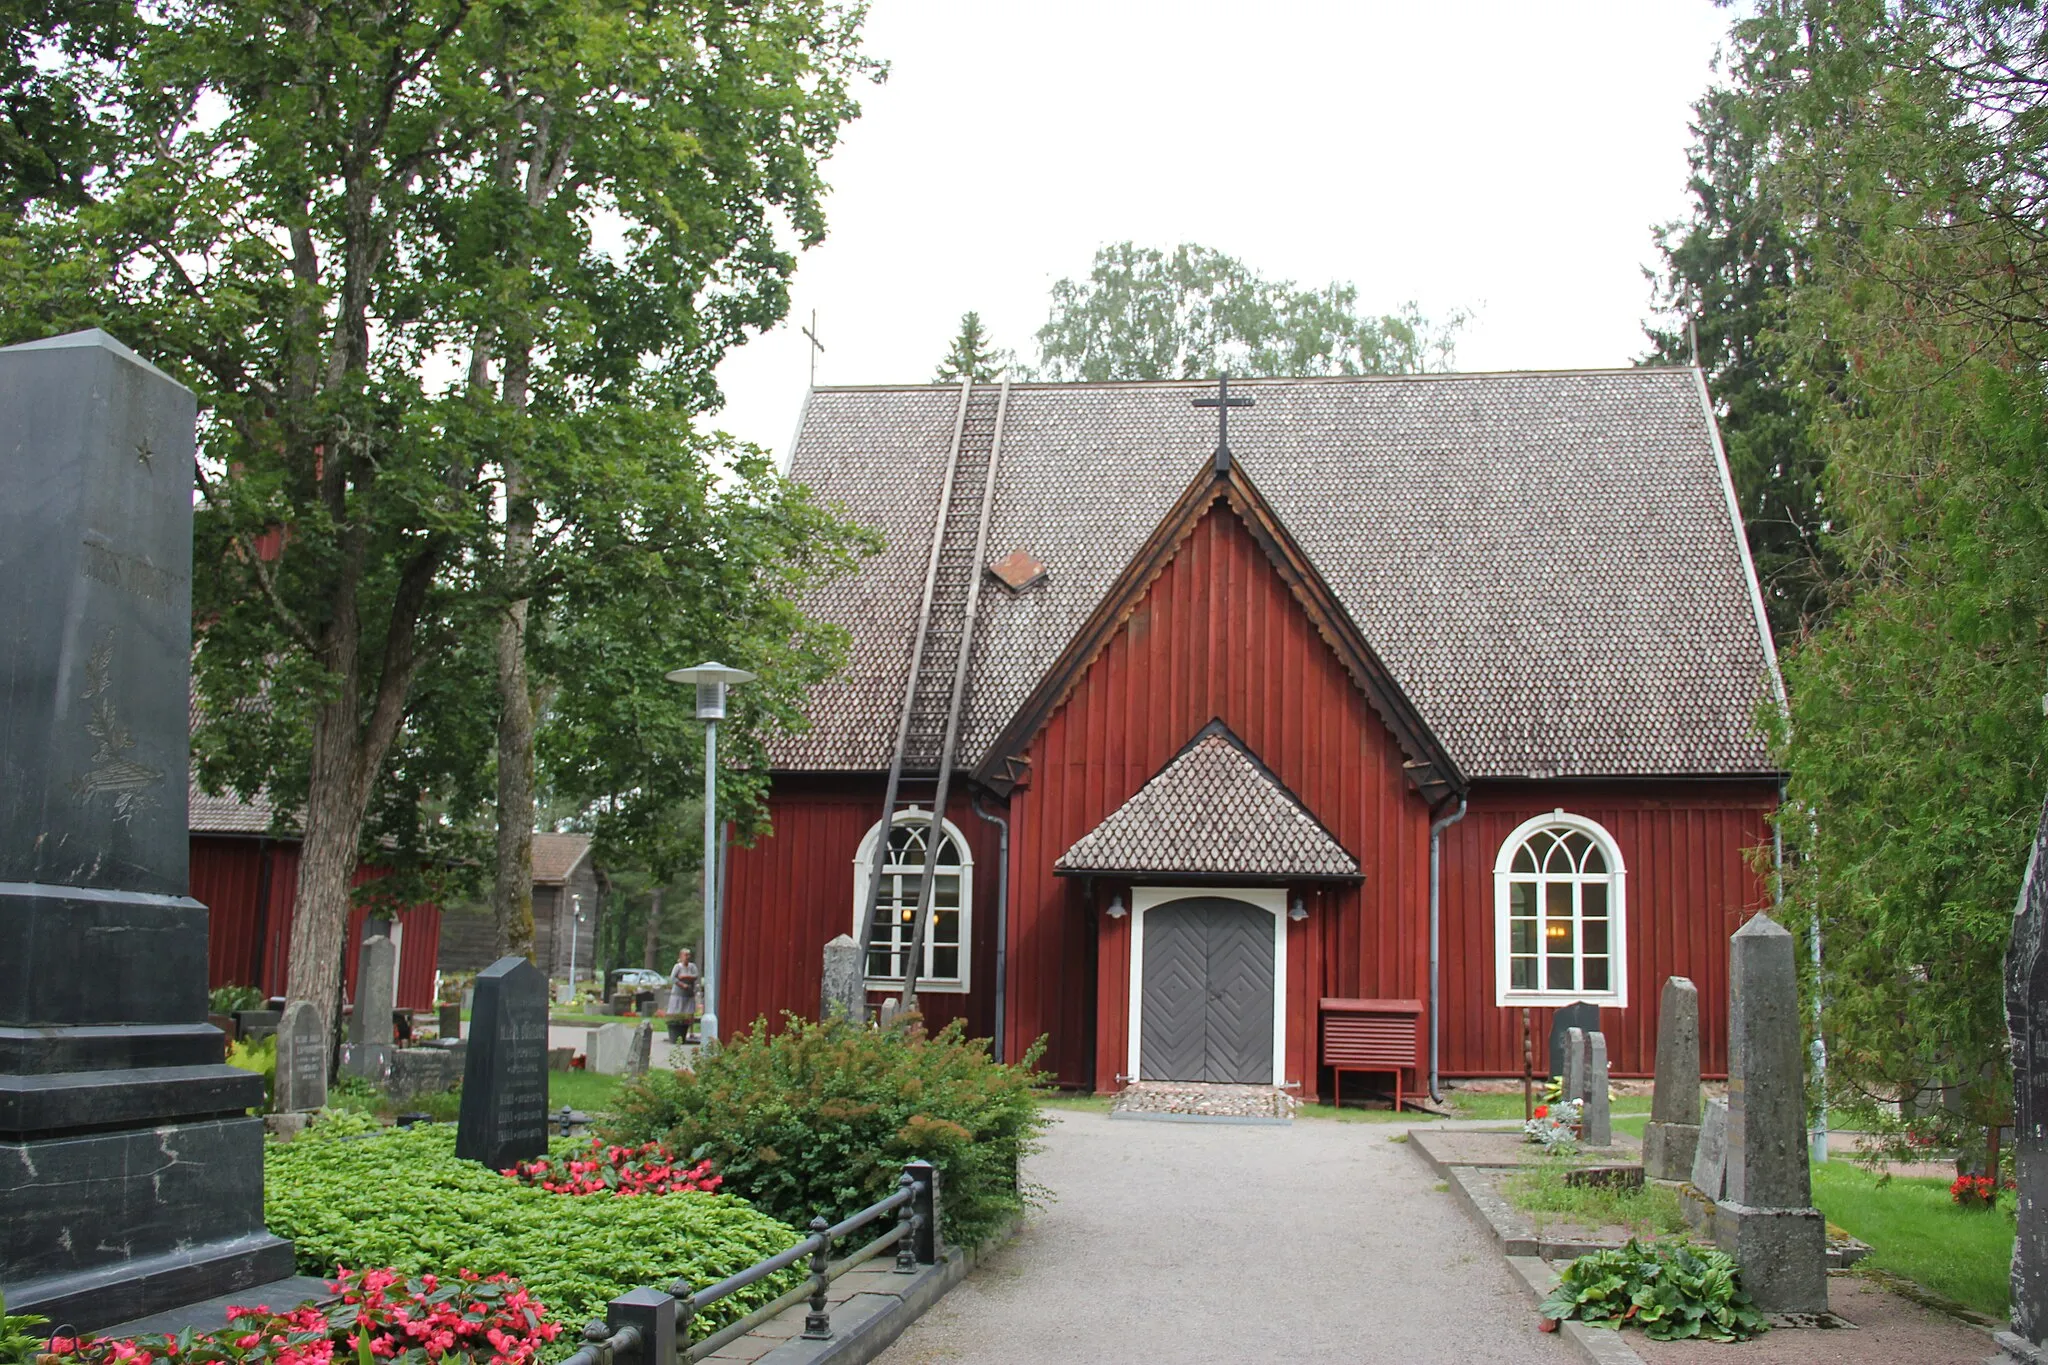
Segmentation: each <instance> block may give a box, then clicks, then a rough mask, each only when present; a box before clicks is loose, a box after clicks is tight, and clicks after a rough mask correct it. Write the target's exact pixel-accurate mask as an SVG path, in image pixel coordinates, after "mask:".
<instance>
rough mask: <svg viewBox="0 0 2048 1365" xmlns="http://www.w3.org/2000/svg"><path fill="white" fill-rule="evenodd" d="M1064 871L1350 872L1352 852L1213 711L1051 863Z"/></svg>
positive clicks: (1336, 876) (1319, 875)
mask: <svg viewBox="0 0 2048 1365" xmlns="http://www.w3.org/2000/svg"><path fill="white" fill-rule="evenodd" d="M1053 869H1054V871H1055V872H1057V873H1059V874H1060V875H1062V876H1078V875H1092V876H1109V875H1121V876H1132V877H1139V878H1149V877H1154V876H1190V877H1221V878H1228V879H1232V880H1243V879H1247V878H1269V879H1272V880H1275V881H1356V880H1358V877H1359V872H1358V860H1357V859H1356V858H1354V857H1352V856H1351V855H1350V854H1349V853H1348V852H1346V851H1345V849H1344V846H1343V845H1342V844H1340V843H1338V842H1337V839H1336V836H1334V835H1332V834H1331V833H1330V831H1329V830H1327V829H1325V828H1324V827H1323V824H1322V822H1321V821H1319V820H1317V819H1316V818H1315V816H1313V815H1311V814H1309V812H1308V809H1307V807H1305V806H1303V805H1302V804H1301V801H1300V800H1299V799H1298V798H1297V797H1296V796H1295V795H1294V793H1293V792H1291V791H1289V790H1287V787H1286V786H1285V785H1284V784H1283V783H1282V782H1281V781H1280V779H1279V777H1278V776H1277V775H1276V774H1275V773H1273V772H1272V770H1271V769H1269V768H1267V767H1266V766H1265V765H1264V764H1263V763H1260V762H1259V761H1258V759H1256V758H1255V757H1253V756H1252V754H1251V751H1250V750H1248V749H1246V748H1245V746H1244V742H1243V741H1242V740H1240V739H1238V737H1237V736H1236V735H1234V734H1232V733H1231V732H1230V728H1229V727H1228V726H1226V725H1225V724H1224V723H1223V722H1222V721H1220V720H1212V721H1210V722H1209V723H1208V724H1207V725H1205V726H1203V727H1202V729H1201V731H1200V732H1199V733H1197V734H1196V735H1195V737H1194V738H1193V739H1192V740H1190V741H1189V742H1188V744H1187V746H1186V747H1185V748H1183V749H1182V750H1181V751H1180V753H1178V754H1177V755H1175V756H1174V758H1173V759H1172V760H1171V761H1170V762H1168V763H1167V765H1166V766H1165V767H1163V768H1161V769H1160V770H1159V771H1158V772H1157V773H1155V774H1154V775H1153V776H1152V778H1151V779H1150V780H1149V781H1147V782H1146V783H1145V785H1144V786H1142V787H1140V788H1138V790H1137V791H1136V792H1135V793H1133V794H1132V796H1131V798H1130V800H1128V801H1126V802H1124V803H1123V804H1122V805H1121V806H1118V807H1117V808H1116V809H1115V810H1114V811H1112V812H1110V813H1109V815H1107V816H1106V817H1104V818H1103V820H1102V822H1101V823H1100V824H1098V825H1096V826H1095V828H1094V829H1092V830H1090V831H1088V833H1086V834H1084V835H1082V836H1081V837H1080V838H1079V839H1076V840H1075V841H1074V845H1073V847H1071V848H1069V849H1068V850H1067V851H1066V852H1065V853H1063V854H1061V855H1060V856H1059V858H1058V860H1057V861H1055V862H1054V864H1053Z"/></svg>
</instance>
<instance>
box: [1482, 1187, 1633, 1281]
mask: <svg viewBox="0 0 2048 1365" xmlns="http://www.w3.org/2000/svg"><path fill="white" fill-rule="evenodd" d="M1506 1169H1508V1168H1505V1167H1486V1166H1453V1167H1451V1173H1450V1176H1449V1177H1448V1183H1449V1185H1450V1187H1451V1192H1452V1193H1453V1194H1455V1195H1457V1196H1458V1202H1459V1203H1461V1204H1463V1205H1464V1206H1465V1208H1466V1210H1467V1211H1468V1212H1469V1213H1471V1215H1472V1217H1473V1219H1474V1220H1475V1221H1476V1222H1477V1223H1478V1224H1479V1225H1480V1226H1481V1227H1483V1228H1485V1229H1486V1230H1487V1232H1489V1233H1491V1234H1492V1236H1493V1241H1494V1245H1496V1246H1498V1247H1499V1248H1500V1253H1501V1255H1503V1256H1511V1257H1512V1256H1535V1257H1538V1258H1540V1259H1542V1260H1546V1261H1570V1260H1574V1259H1576V1258H1578V1257H1580V1256H1584V1255H1585V1254H1587V1253H1588V1252H1592V1251H1612V1250H1614V1249H1616V1248H1617V1247H1619V1246H1620V1245H1621V1243H1620V1242H1612V1241H1601V1242H1582V1241H1564V1240H1556V1241H1553V1240H1551V1239H1549V1238H1547V1237H1545V1236H1543V1234H1542V1233H1540V1232H1538V1231H1537V1230H1536V1228H1535V1226H1534V1225H1533V1224H1531V1223H1530V1222H1529V1221H1528V1220H1527V1219H1525V1218H1523V1217H1522V1216H1521V1215H1520V1214H1519V1213H1516V1212H1515V1210H1514V1208H1513V1207H1512V1206H1511V1205H1510V1204H1509V1203H1508V1201H1507V1200H1505V1199H1503V1198H1501V1196H1500V1195H1499V1194H1498V1193H1496V1192H1495V1190H1494V1188H1493V1181H1494V1177H1495V1176H1496V1175H1497V1174H1499V1173H1500V1172H1501V1171H1503V1170H1506Z"/></svg>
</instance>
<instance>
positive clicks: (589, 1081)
mask: <svg viewBox="0 0 2048 1365" xmlns="http://www.w3.org/2000/svg"><path fill="white" fill-rule="evenodd" d="M624 1079H625V1077H623V1076H600V1075H598V1074H597V1073H596V1072H594V1071H550V1072H549V1073H548V1108H550V1109H555V1110H559V1109H560V1108H561V1107H562V1106H563V1105H565V1104H566V1105H568V1106H569V1107H570V1108H571V1109H581V1110H582V1111H583V1112H584V1113H586V1114H590V1113H600V1112H602V1111H604V1110H607V1109H610V1108H611V1106H612V1092H613V1091H614V1090H617V1089H618V1088H619V1082H620V1081H623V1080H624Z"/></svg>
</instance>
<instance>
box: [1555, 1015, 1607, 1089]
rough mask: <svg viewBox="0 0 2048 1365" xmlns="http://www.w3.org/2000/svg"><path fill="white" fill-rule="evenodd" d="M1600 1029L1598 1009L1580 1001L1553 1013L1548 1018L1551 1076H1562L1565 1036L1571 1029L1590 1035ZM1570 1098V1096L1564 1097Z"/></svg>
mask: <svg viewBox="0 0 2048 1365" xmlns="http://www.w3.org/2000/svg"><path fill="white" fill-rule="evenodd" d="M1599 1027H1600V1007H1599V1006H1598V1005H1588V1004H1586V1003H1585V1002H1583V1001H1581V1002H1580V1003H1578V1004H1576V1005H1566V1006H1565V1007H1564V1008H1563V1009H1561V1010H1556V1011H1553V1012H1552V1014H1551V1016H1550V1072H1549V1074H1550V1075H1552V1076H1562V1075H1564V1068H1565V1055H1566V1049H1565V1034H1566V1033H1567V1032H1568V1031H1570V1030H1571V1029H1577V1030H1579V1031H1580V1032H1581V1033H1591V1032H1592V1031H1593V1030H1594V1029H1596V1028H1599ZM1566 1098H1570V1096H1566Z"/></svg>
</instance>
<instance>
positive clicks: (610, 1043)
mask: <svg viewBox="0 0 2048 1365" xmlns="http://www.w3.org/2000/svg"><path fill="white" fill-rule="evenodd" d="M635 1032H636V1026H635V1025H632V1024H600V1025H598V1026H597V1027H596V1028H594V1029H591V1030H590V1031H589V1032H588V1033H586V1034H584V1035H583V1065H584V1068H585V1069H586V1070H588V1071H589V1072H591V1073H592V1074H593V1075H598V1076H622V1075H624V1074H625V1073H626V1059H627V1056H628V1055H629V1054H630V1053H631V1052H632V1050H633V1034H634V1033H635Z"/></svg>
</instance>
